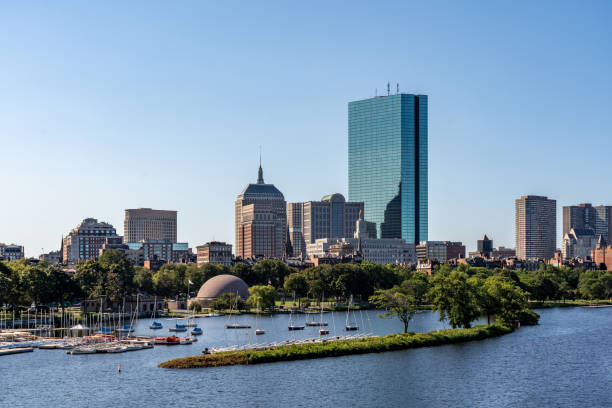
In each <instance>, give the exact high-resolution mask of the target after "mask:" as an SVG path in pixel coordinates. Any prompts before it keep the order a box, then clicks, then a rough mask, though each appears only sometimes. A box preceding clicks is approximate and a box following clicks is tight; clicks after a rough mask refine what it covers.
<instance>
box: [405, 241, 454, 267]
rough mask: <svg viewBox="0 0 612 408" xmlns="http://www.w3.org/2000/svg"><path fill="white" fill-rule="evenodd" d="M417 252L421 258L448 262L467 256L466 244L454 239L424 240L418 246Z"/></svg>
mask: <svg viewBox="0 0 612 408" xmlns="http://www.w3.org/2000/svg"><path fill="white" fill-rule="evenodd" d="M416 254H417V257H418V259H419V260H424V259H427V260H436V261H438V262H447V261H449V260H451V259H459V258H465V245H463V244H462V243H461V242H453V241H422V242H421V243H420V244H419V245H417V246H416Z"/></svg>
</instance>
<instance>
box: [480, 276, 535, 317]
mask: <svg viewBox="0 0 612 408" xmlns="http://www.w3.org/2000/svg"><path fill="white" fill-rule="evenodd" d="M483 288H484V290H485V291H486V292H487V294H488V296H489V297H490V298H492V299H495V300H496V302H498V304H499V308H498V311H497V313H496V316H497V319H498V320H500V321H501V322H503V323H506V324H514V323H515V322H517V321H519V320H520V316H521V313H522V312H523V311H524V310H526V309H528V307H527V297H526V296H525V292H523V291H522V290H521V289H520V288H518V287H517V286H516V285H514V284H513V283H511V282H509V281H506V280H500V279H491V278H489V279H487V280H486V281H485V283H484V286H483Z"/></svg>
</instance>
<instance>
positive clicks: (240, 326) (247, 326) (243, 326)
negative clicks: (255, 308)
mask: <svg viewBox="0 0 612 408" xmlns="http://www.w3.org/2000/svg"><path fill="white" fill-rule="evenodd" d="M235 303H236V305H235V307H236V310H238V292H236V302H235ZM232 310H233V306H231V305H230V317H229V318H228V321H229V319H231V318H232V316H233V313H232ZM225 328H226V329H250V328H251V325H250V324H239V323H228V324H226V325H225Z"/></svg>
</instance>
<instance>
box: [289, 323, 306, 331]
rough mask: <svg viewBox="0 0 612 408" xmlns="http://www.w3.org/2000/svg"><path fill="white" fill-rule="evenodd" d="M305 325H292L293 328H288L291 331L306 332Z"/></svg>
mask: <svg viewBox="0 0 612 408" xmlns="http://www.w3.org/2000/svg"><path fill="white" fill-rule="evenodd" d="M304 327H305V326H304V325H303V324H297V325H296V324H292V325H291V326H289V327H288V329H289V331H292V330H304Z"/></svg>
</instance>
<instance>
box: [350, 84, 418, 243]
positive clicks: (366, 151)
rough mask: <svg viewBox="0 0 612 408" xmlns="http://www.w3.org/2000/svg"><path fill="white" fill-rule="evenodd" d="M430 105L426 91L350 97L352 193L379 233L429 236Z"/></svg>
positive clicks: (410, 238) (415, 238)
mask: <svg viewBox="0 0 612 408" xmlns="http://www.w3.org/2000/svg"><path fill="white" fill-rule="evenodd" d="M427 109H428V102H427V95H413V94H401V93H397V94H395V95H390V94H388V95H387V96H381V97H374V98H369V99H364V100H360V101H354V102H350V103H349V106H348V179H349V180H348V183H349V194H348V198H349V200H350V201H352V202H363V203H364V210H365V219H366V221H370V222H372V223H374V224H375V225H376V228H377V232H378V233H377V235H376V237H380V238H396V239H400V238H401V239H404V240H405V241H406V242H407V243H410V244H418V243H419V242H421V241H426V240H427V229H428V218H427V217H428V210H427V209H428V193H427V192H428V184H427V183H428V177H427V171H428V165H427V163H428V158H427V142H428V140H427V139H428V131H427V130H428V125H427V122H428V119H427V115H428V113H427ZM373 238H374V237H373Z"/></svg>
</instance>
